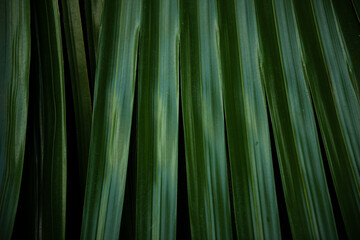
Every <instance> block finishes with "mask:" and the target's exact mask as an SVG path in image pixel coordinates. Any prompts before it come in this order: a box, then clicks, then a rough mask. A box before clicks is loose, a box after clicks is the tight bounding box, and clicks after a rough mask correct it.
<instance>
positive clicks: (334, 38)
mask: <svg viewBox="0 0 360 240" xmlns="http://www.w3.org/2000/svg"><path fill="white" fill-rule="evenodd" d="M295 3H296V10H297V14H298V17H299V18H301V19H308V20H307V21H304V22H302V21H298V23H299V29H300V32H301V33H302V34H301V36H302V39H303V41H304V45H303V46H304V56H305V59H306V63H307V66H308V67H307V72H308V75H309V85H310V87H311V93H312V95H313V98H314V105H315V109H316V113H317V116H318V119H319V125H320V130H321V133H322V136H323V140H324V145H325V150H326V154H327V157H328V161H329V166H330V170H331V173H332V177H333V181H334V186H335V190H336V193H337V197H338V201H339V205H340V209H341V213H342V216H343V219H344V223H345V227H346V230H347V233H348V235H349V237H350V238H356V236H358V235H359V228H358V226H359V225H360V194H359V183H360V181H359V159H360V156H359V151H360V148H359V147H360V142H359V141H360V131H359V130H360V127H359V124H358V123H359V120H360V115H359V113H360V112H359V111H360V105H359V100H358V99H357V96H356V89H355V87H354V86H355V85H353V84H352V83H354V82H352V79H354V78H355V76H354V75H353V73H354V72H355V71H353V70H352V69H353V66H352V64H351V60H350V57H349V56H348V54H347V53H348V51H347V48H346V45H345V42H344V40H343V39H344V38H343V34H342V32H341V31H339V28H338V27H339V23H338V22H337V18H336V17H335V13H334V9H333V6H332V4H331V3H330V2H329V1H317V2H316V1H301V4H300V1H295ZM310 66H314V67H310ZM355 79H356V78H355Z"/></svg>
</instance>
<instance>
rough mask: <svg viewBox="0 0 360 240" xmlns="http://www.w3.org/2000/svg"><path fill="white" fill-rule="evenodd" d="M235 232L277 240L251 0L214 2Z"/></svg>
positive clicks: (272, 180)
mask: <svg viewBox="0 0 360 240" xmlns="http://www.w3.org/2000/svg"><path fill="white" fill-rule="evenodd" d="M218 6H219V13H220V17H219V27H220V43H221V54H222V58H221V60H222V61H221V64H222V69H223V77H224V100H225V115H226V127H227V128H226V129H227V136H228V143H229V155H230V166H231V178H232V189H233V196H234V210H235V220H236V230H237V236H238V238H240V239H254V238H255V239H264V238H266V239H279V238H281V235H280V223H279V216H278V210H277V202H276V190H275V182H274V173H273V169H272V157H271V149H270V137H269V128H268V119H267V110H266V102H265V92H264V90H263V88H262V85H261V73H260V66H259V55H258V52H259V40H258V38H259V36H258V29H257V25H256V12H255V6H254V2H252V1H244V0H235V1H233V0H227V1H221V0H219V1H218Z"/></svg>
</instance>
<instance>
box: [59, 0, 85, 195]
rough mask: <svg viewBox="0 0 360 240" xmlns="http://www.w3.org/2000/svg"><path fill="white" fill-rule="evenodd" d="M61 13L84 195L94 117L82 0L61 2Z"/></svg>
mask: <svg viewBox="0 0 360 240" xmlns="http://www.w3.org/2000/svg"><path fill="white" fill-rule="evenodd" d="M62 13H63V24H64V30H65V31H64V32H65V39H66V49H67V55H68V61H69V67H70V82H71V88H72V95H73V101H74V102H73V105H74V112H75V124H76V143H77V153H78V155H77V159H78V161H79V170H80V171H79V172H80V182H81V186H82V188H83V189H82V191H83V192H85V183H86V172H87V162H88V156H89V144H90V131H91V118H92V113H91V98H90V88H89V79H88V71H87V66H86V56H85V47H84V39H83V31H82V24H81V17H80V7H79V0H62Z"/></svg>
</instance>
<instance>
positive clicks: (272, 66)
mask: <svg viewBox="0 0 360 240" xmlns="http://www.w3.org/2000/svg"><path fill="white" fill-rule="evenodd" d="M256 10H257V13H258V14H257V16H258V23H259V29H260V32H261V56H262V66H261V68H262V70H263V74H264V83H265V89H266V93H267V98H268V103H269V108H270V114H271V120H272V124H273V129H274V136H275V143H276V148H277V153H278V159H279V166H280V172H281V177H282V182H283V188H284V194H285V201H286V206H287V210H288V215H289V220H290V226H291V231H292V234H293V237H294V238H295V239H303V238H306V239H308V238H314V239H318V238H326V239H331V238H337V233H336V226H335V221H334V217H333V212H332V207H331V202H330V197H329V193H328V190H327V184H326V179H325V174H324V170H323V165H322V157H321V150H320V146H319V142H318V136H317V132H316V123H315V118H314V114H313V109H312V104H311V99H310V94H309V92H308V89H307V85H306V72H305V71H304V69H303V63H302V59H301V52H300V49H301V48H300V47H301V43H300V41H299V35H298V33H297V31H296V22H295V15H294V10H293V5H292V3H291V2H290V1H284V0H266V1H256Z"/></svg>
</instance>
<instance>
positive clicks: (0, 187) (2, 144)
mask: <svg viewBox="0 0 360 240" xmlns="http://www.w3.org/2000/svg"><path fill="white" fill-rule="evenodd" d="M29 69H30V4H29V1H6V0H1V1H0V238H1V239H10V237H11V233H12V229H13V225H14V220H15V214H16V208H17V204H18V198H19V192H20V185H21V176H22V170H23V162H24V153H25V136H26V125H27V111H28V96H29V95H28V92H29Z"/></svg>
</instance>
